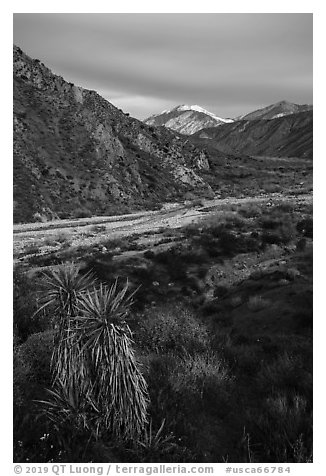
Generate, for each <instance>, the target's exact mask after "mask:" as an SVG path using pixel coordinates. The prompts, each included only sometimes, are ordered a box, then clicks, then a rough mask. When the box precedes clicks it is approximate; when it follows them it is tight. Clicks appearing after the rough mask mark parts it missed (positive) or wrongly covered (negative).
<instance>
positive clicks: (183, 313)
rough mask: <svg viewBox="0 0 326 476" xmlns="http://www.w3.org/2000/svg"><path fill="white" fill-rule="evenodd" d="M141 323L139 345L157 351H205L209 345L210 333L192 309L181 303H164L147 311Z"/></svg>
mask: <svg viewBox="0 0 326 476" xmlns="http://www.w3.org/2000/svg"><path fill="white" fill-rule="evenodd" d="M143 317H144V319H143V320H142V322H141V323H140V329H139V331H138V341H140V345H141V346H142V347H143V348H145V349H147V350H151V351H155V352H158V351H160V352H165V353H167V352H172V351H173V352H175V353H177V354H180V353H181V354H182V353H184V352H195V351H203V350H205V348H206V346H207V345H208V332H207V330H206V328H205V326H204V325H203V324H201V323H200V322H199V321H198V320H197V319H196V317H195V316H194V314H193V312H192V311H190V310H188V309H186V308H183V307H181V306H172V305H171V306H162V307H160V308H157V309H154V310H153V309H152V310H150V311H147V312H146V314H145V316H143Z"/></svg>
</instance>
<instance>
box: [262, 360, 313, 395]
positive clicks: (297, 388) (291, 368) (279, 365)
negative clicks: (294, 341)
mask: <svg viewBox="0 0 326 476" xmlns="http://www.w3.org/2000/svg"><path fill="white" fill-rule="evenodd" d="M257 384H258V388H259V389H260V390H261V391H263V392H269V393H270V392H274V393H275V392H286V393H291V392H292V393H293V392H300V393H303V394H304V395H307V396H309V395H310V393H311V389H312V373H311V371H310V369H308V368H307V367H306V366H305V365H304V362H303V359H302V358H301V357H300V356H294V355H291V354H288V353H287V352H284V353H283V354H281V355H279V356H278V357H277V358H276V359H274V360H273V361H272V362H270V363H265V364H263V365H262V367H261V369H260V371H259V372H258V374H257Z"/></svg>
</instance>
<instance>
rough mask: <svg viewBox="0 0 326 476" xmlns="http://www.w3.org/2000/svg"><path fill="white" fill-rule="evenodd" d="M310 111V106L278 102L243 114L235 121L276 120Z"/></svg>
mask: <svg viewBox="0 0 326 476" xmlns="http://www.w3.org/2000/svg"><path fill="white" fill-rule="evenodd" d="M304 111H312V105H310V104H294V103H292V102H288V101H280V102H277V103H276V104H271V105H270V106H267V107H263V108H262V109H257V110H256V111H253V112H250V113H249V114H245V115H244V116H241V117H238V118H237V119H238V120H240V119H242V120H244V121H255V120H257V119H277V118H278V117H283V116H288V115H289V114H297V113H298V112H304Z"/></svg>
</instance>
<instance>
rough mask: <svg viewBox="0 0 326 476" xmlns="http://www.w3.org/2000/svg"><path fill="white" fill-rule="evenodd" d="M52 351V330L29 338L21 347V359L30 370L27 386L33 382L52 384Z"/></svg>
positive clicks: (19, 351) (19, 352)
mask: <svg viewBox="0 0 326 476" xmlns="http://www.w3.org/2000/svg"><path fill="white" fill-rule="evenodd" d="M52 351H53V331H51V330H48V331H45V332H39V333H37V334H33V335H31V336H29V337H28V339H27V340H26V342H24V343H23V344H22V345H21V346H20V347H19V350H18V354H19V358H20V360H21V361H23V363H24V365H27V366H28V368H29V371H28V381H26V384H31V382H35V383H37V384H39V385H49V384H50V382H51V370H50V367H51V365H50V364H51V356H52Z"/></svg>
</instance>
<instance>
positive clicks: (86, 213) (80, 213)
mask: <svg viewBox="0 0 326 476" xmlns="http://www.w3.org/2000/svg"><path fill="white" fill-rule="evenodd" d="M74 217H75V218H91V217H92V212H91V211H90V210H87V209H85V208H77V209H76V210H75V211H74Z"/></svg>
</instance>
